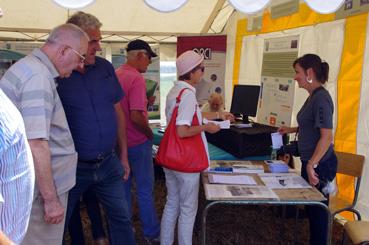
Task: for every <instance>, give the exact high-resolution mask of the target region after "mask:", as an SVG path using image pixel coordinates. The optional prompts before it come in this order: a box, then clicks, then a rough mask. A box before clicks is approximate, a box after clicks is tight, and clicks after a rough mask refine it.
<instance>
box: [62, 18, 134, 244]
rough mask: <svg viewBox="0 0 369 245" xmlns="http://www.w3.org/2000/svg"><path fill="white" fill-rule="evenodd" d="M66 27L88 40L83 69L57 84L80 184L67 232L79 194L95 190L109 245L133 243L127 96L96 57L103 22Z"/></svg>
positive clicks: (71, 200) (111, 70)
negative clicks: (127, 184) (79, 30)
mask: <svg viewBox="0 0 369 245" xmlns="http://www.w3.org/2000/svg"><path fill="white" fill-rule="evenodd" d="M67 22H68V23H72V24H75V25H77V26H79V27H80V28H82V29H83V30H84V31H85V32H86V33H87V34H88V36H89V38H90V41H89V45H88V50H87V54H86V57H85V58H86V59H85V66H84V67H83V69H79V70H76V71H74V72H73V73H72V75H71V76H70V77H69V78H68V79H60V80H58V92H59V95H60V98H61V101H62V103H63V106H64V110H65V114H66V116H67V120H68V124H69V127H70V130H71V132H72V136H73V140H74V143H75V147H76V150H77V152H78V164H77V178H76V185H75V186H74V188H73V189H72V190H71V191H70V192H69V199H68V209H67V216H66V227H67V226H68V222H69V220H70V217H71V215H72V213H73V210H74V208H75V207H77V204H79V200H80V197H81V195H82V194H83V193H84V192H85V191H86V190H91V191H93V192H94V193H95V194H96V197H97V198H98V199H99V201H100V203H101V204H102V205H103V206H104V207H105V211H106V214H107V217H108V221H109V230H110V242H111V243H110V244H121V243H122V241H124V242H125V244H134V243H135V241H134V236H133V232H132V225H131V221H130V215H129V210H128V208H127V203H126V200H125V195H124V185H123V181H124V180H126V179H127V178H128V176H129V172H130V168H129V164H128V160H127V141H126V133H125V122H124V114H123V111H122V109H121V106H120V103H119V101H120V100H121V99H122V97H123V96H124V93H123V91H122V89H121V88H120V85H119V82H118V80H117V78H116V76H115V72H114V68H113V66H112V65H111V64H110V63H109V62H108V61H107V60H105V59H103V58H100V57H96V52H97V51H100V50H101V47H100V40H101V33H100V27H101V25H102V24H101V23H100V21H99V20H98V19H97V18H96V17H95V16H93V15H90V14H86V13H84V12H77V13H76V14H74V15H73V16H71V17H70V19H69V20H68V21H67ZM117 141H118V146H119V148H116V143H117ZM115 149H119V152H115ZM118 155H119V156H120V160H119V158H118ZM92 222H93V221H92ZM79 242H80V241H79Z"/></svg>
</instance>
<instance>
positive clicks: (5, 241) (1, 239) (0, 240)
mask: <svg viewBox="0 0 369 245" xmlns="http://www.w3.org/2000/svg"><path fill="white" fill-rule="evenodd" d="M13 244H14V243H13V242H12V241H10V239H9V238H8V237H7V236H6V235H5V234H4V232H2V231H1V230H0V245H13Z"/></svg>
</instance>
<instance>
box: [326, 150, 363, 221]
mask: <svg viewBox="0 0 369 245" xmlns="http://www.w3.org/2000/svg"><path fill="white" fill-rule="evenodd" d="M336 155H337V159H338V166H337V173H340V174H343V175H348V176H352V177H355V180H356V183H355V187H354V188H355V195H354V198H353V200H352V201H351V202H350V201H348V200H345V199H343V198H340V197H339V196H338V195H336V196H332V197H329V209H330V210H331V213H332V217H333V218H334V217H335V216H336V215H337V214H338V213H341V212H344V211H349V212H352V213H354V214H356V216H357V219H358V220H361V215H360V213H359V211H358V210H357V209H355V205H356V201H357V198H358V195H359V190H360V181H361V176H362V172H363V166H364V160H365V157H364V156H362V155H357V154H352V153H345V152H336Z"/></svg>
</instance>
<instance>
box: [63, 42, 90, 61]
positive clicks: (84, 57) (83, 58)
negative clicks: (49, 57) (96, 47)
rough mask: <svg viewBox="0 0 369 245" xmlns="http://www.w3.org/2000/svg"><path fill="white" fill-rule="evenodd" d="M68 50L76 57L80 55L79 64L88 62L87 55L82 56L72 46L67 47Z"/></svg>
mask: <svg viewBox="0 0 369 245" xmlns="http://www.w3.org/2000/svg"><path fill="white" fill-rule="evenodd" d="M65 46H66V47H67V48H70V49H71V50H72V51H73V52H74V53H75V54H76V55H78V57H79V62H80V63H84V62H85V60H86V56H85V55H82V54H80V53H79V52H78V51H77V50H75V49H74V48H72V47H71V46H69V45H65Z"/></svg>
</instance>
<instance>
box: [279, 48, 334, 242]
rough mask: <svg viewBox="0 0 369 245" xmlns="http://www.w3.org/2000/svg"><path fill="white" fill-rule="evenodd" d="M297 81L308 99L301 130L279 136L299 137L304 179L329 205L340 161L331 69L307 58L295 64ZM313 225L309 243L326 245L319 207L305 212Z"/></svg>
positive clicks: (324, 220)
mask: <svg viewBox="0 0 369 245" xmlns="http://www.w3.org/2000/svg"><path fill="white" fill-rule="evenodd" d="M293 67H294V69H295V73H296V74H295V77H294V78H295V80H296V81H297V83H298V85H299V87H300V88H303V89H305V90H306V91H307V92H308V93H309V97H308V98H307V100H306V101H305V103H304V105H303V106H302V108H301V109H300V111H299V113H298V114H297V123H298V127H292V128H290V127H281V128H279V130H278V131H279V132H280V133H281V134H286V133H296V132H297V131H298V133H299V140H298V147H299V152H300V158H301V163H302V167H301V175H302V177H303V178H304V179H305V180H307V181H308V182H309V183H310V184H311V185H312V186H315V187H316V188H317V189H318V190H319V191H321V192H322V193H323V194H324V195H325V197H326V198H327V201H326V202H325V203H326V204H327V205H328V198H329V192H330V188H327V185H330V182H331V181H332V180H333V179H334V178H335V176H336V172H337V158H336V155H335V153H334V149H333V143H332V142H333V130H332V128H333V110H334V108H333V101H332V98H331V96H330V94H329V93H328V91H327V90H326V89H325V88H324V87H323V85H324V84H325V83H326V82H327V80H328V72H329V65H328V64H327V63H326V62H322V60H321V59H320V57H319V56H317V55H315V54H306V55H304V56H302V57H300V58H298V59H297V60H295V62H294V63H293ZM306 210H307V212H308V216H309V222H310V243H311V244H326V242H327V229H328V227H327V214H326V213H325V211H324V210H322V209H321V208H319V207H307V208H306Z"/></svg>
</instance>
